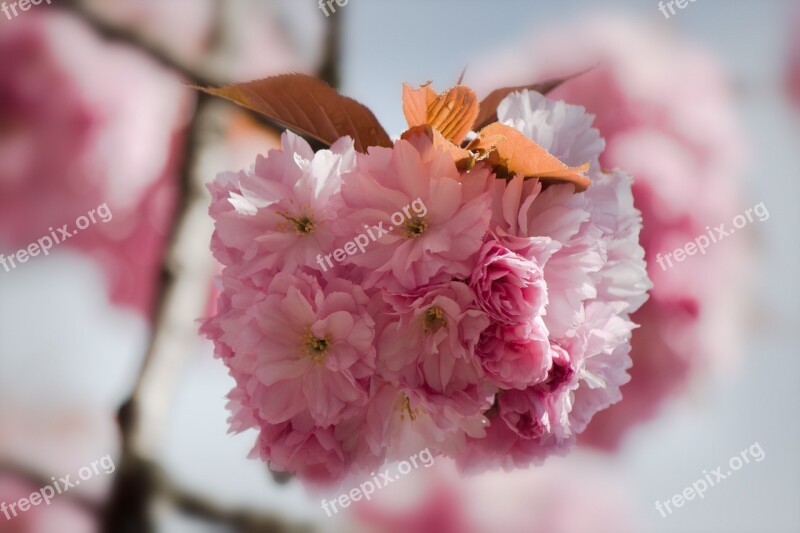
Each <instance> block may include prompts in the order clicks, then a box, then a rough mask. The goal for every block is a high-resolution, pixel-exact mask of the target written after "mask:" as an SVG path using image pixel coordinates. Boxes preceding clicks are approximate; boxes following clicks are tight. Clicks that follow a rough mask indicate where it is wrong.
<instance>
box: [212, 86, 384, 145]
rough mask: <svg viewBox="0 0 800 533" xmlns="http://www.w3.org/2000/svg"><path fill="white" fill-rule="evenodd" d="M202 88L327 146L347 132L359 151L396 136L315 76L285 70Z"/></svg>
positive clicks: (368, 112) (361, 105) (370, 113)
mask: <svg viewBox="0 0 800 533" xmlns="http://www.w3.org/2000/svg"><path fill="white" fill-rule="evenodd" d="M198 89H200V90H201V91H204V92H206V93H208V94H212V95H215V96H220V97H222V98H226V99H228V100H230V101H232V102H234V103H236V104H238V105H240V106H242V107H245V108H247V109H250V110H252V111H255V112H257V113H260V114H262V115H265V116H267V117H269V118H270V119H272V120H274V121H276V122H278V123H280V124H282V125H284V126H286V127H287V128H288V129H290V130H292V131H295V132H296V133H298V134H300V135H303V136H305V137H309V138H312V139H316V140H318V141H320V142H322V143H323V144H325V145H328V146H330V145H331V144H333V143H334V142H336V140H337V139H339V138H341V137H343V136H345V135H349V136H350V137H352V138H353V141H354V144H355V148H356V150H358V151H359V152H365V151H366V149H367V148H368V147H370V146H384V147H391V146H392V140H391V139H390V138H389V135H388V134H387V133H386V130H384V129H383V126H381V124H380V122H378V119H377V118H375V115H374V114H373V113H372V111H370V110H369V109H368V108H367V107H366V106H364V105H363V104H361V103H359V102H357V101H355V100H353V99H352V98H347V97H346V96H342V95H340V94H339V93H338V92H336V90H335V89H333V88H332V87H330V86H329V85H328V84H326V83H325V82H323V81H320V80H318V79H316V78H313V77H311V76H306V75H303V74H286V75H282V76H275V77H272V78H265V79H262V80H257V81H251V82H247V83H237V84H234V85H228V86H227V87H220V88H213V87H198Z"/></svg>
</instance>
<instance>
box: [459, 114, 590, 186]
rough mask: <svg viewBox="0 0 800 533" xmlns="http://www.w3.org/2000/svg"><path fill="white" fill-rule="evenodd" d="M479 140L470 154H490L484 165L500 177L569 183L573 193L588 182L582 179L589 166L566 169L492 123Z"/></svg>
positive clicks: (526, 140) (529, 142) (533, 145)
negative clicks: (487, 164)
mask: <svg viewBox="0 0 800 533" xmlns="http://www.w3.org/2000/svg"><path fill="white" fill-rule="evenodd" d="M480 137H481V139H482V140H480V141H476V142H473V143H472V144H471V145H470V147H469V148H470V149H472V150H484V151H490V153H489V157H488V160H487V161H488V162H489V164H491V165H492V166H494V167H500V170H502V171H503V172H500V175H503V174H507V175H519V176H523V177H525V178H539V179H540V180H541V181H543V182H548V183H571V184H573V185H574V186H575V192H582V191H585V190H586V189H587V188H588V187H589V185H591V181H590V180H589V178H587V177H586V176H584V175H583V172H585V171H587V170H588V169H589V163H586V164H585V165H581V166H580V167H568V166H567V165H565V164H564V163H562V162H561V161H560V160H559V159H558V158H557V157H555V156H554V155H552V154H550V153H549V152H548V151H547V150H545V149H544V148H542V147H541V146H539V145H538V144H536V143H535V142H533V141H532V140H531V139H529V138H528V137H526V136H525V135H524V134H523V133H521V132H520V131H517V130H515V129H514V128H512V127H510V126H505V125H503V124H500V123H497V122H496V123H494V124H491V125H489V126H487V127H486V128H484V129H482V130H481V132H480Z"/></svg>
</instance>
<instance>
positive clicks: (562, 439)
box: [203, 91, 650, 483]
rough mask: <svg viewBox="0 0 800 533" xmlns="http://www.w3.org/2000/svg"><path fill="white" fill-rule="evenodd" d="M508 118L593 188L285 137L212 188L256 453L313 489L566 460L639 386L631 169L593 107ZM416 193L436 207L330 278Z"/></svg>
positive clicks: (232, 348) (231, 336)
mask: <svg viewBox="0 0 800 533" xmlns="http://www.w3.org/2000/svg"><path fill="white" fill-rule="evenodd" d="M497 114H498V118H499V121H500V122H502V123H504V124H505V125H508V126H511V127H513V128H515V129H517V130H519V131H520V132H522V133H523V134H525V135H526V136H527V137H529V138H530V139H532V140H533V141H535V142H536V143H538V144H539V145H540V146H542V147H543V148H544V149H546V150H547V151H548V152H549V153H551V154H552V155H554V156H556V157H557V158H558V159H559V160H561V161H562V162H563V163H565V164H567V165H571V166H577V165H582V164H584V163H586V162H590V167H589V170H588V174H587V176H588V177H589V178H590V179H591V181H592V183H591V186H590V187H589V189H588V190H587V191H586V192H582V193H575V189H574V186H573V185H571V184H544V183H543V182H540V181H539V180H537V179H527V180H524V179H523V178H522V177H519V176H516V177H511V178H509V179H499V178H498V177H496V176H495V174H494V173H493V171H492V168H491V167H489V166H488V165H486V164H485V163H483V162H478V163H477V164H476V165H475V166H474V168H472V169H471V170H462V169H460V167H459V166H457V165H456V164H455V163H454V160H453V157H452V155H450V154H449V153H448V152H447V151H446V150H445V149H443V148H441V147H440V146H438V145H436V144H435V143H434V142H433V141H431V140H430V138H429V137H427V136H424V135H416V136H414V135H412V136H409V137H408V138H407V139H405V140H398V141H396V142H395V143H394V146H393V147H391V148H382V147H372V148H370V149H369V150H368V152H367V153H366V154H361V153H356V151H355V150H354V148H353V142H352V140H351V139H349V138H346V137H345V138H342V139H340V140H339V141H337V142H336V143H334V144H333V145H332V146H331V147H330V149H328V150H320V151H318V152H316V153H315V152H314V151H313V150H312V149H311V148H310V146H309V145H308V144H307V143H306V142H305V141H304V140H302V139H301V138H299V137H297V136H296V135H294V134H292V133H286V134H284V136H283V139H282V149H280V150H274V151H271V152H270V153H269V155H268V156H267V157H259V158H258V159H257V161H256V163H255V165H254V166H253V167H252V169H250V170H248V171H242V172H238V173H232V172H231V173H224V174H221V175H219V176H218V177H217V179H216V180H215V182H214V183H213V184H212V185H211V186H210V190H211V194H212V205H211V209H210V213H211V215H212V217H213V218H214V220H215V222H216V231H215V233H214V236H213V240H212V250H213V252H214V254H215V256H216V258H217V259H218V260H219V261H220V262H221V263H222V264H223V266H224V269H223V272H222V275H221V278H220V291H221V292H220V296H219V302H218V303H219V305H218V310H217V313H216V314H215V316H213V317H211V318H210V319H208V320H207V321H206V322H205V324H204V326H203V331H204V333H205V334H206V335H207V336H208V337H209V338H211V339H212V340H213V341H214V344H215V347H216V353H217V355H218V356H219V357H220V358H221V359H222V360H223V361H224V362H225V364H226V366H227V367H228V369H229V371H230V374H231V376H232V377H233V379H234V380H235V382H236V386H235V387H234V389H233V391H232V392H231V394H230V396H229V399H230V402H229V407H230V409H231V411H232V413H233V415H232V418H231V426H232V430H233V431H243V430H246V429H249V428H255V429H257V430H258V432H259V433H258V442H257V445H256V447H255V449H254V456H255V457H259V458H261V459H263V460H265V461H268V462H269V464H270V467H271V468H272V469H273V470H275V471H285V472H290V473H294V474H297V475H299V476H300V477H301V478H303V479H305V480H308V481H312V482H318V483H325V482H331V481H339V480H341V479H343V478H344V477H345V476H346V475H348V474H350V473H354V474H357V473H362V472H369V471H370V470H371V469H375V468H376V467H378V466H379V465H380V464H382V463H383V462H384V461H387V460H394V459H401V458H403V457H408V455H409V454H411V453H414V452H417V451H419V450H420V449H423V448H429V449H430V450H431V451H432V452H434V453H435V454H437V455H446V456H450V457H454V458H456V459H457V460H458V462H459V464H460V465H461V467H462V468H464V469H469V470H474V469H484V468H493V467H498V466H502V467H504V468H513V467H518V466H524V465H528V464H530V463H532V462H535V463H538V462H541V461H542V460H543V459H544V458H546V457H547V456H549V455H551V454H554V453H564V452H566V451H567V450H568V449H569V447H570V446H571V445H572V444H573V443H574V441H575V438H576V435H577V434H578V433H580V432H582V431H583V430H584V428H585V427H586V425H587V424H588V423H589V421H590V419H591V418H592V416H593V415H594V414H595V413H597V412H598V411H600V410H603V409H605V408H606V407H608V406H609V405H611V404H613V403H615V402H617V401H618V400H620V398H621V395H620V391H619V389H620V386H621V385H622V384H624V383H625V382H626V381H627V380H628V379H629V377H628V374H627V369H628V368H629V366H630V358H629V356H628V352H629V350H630V339H631V333H632V330H633V329H634V327H635V325H634V324H633V323H632V322H631V321H630V320H629V314H630V313H632V312H633V311H635V310H636V309H638V308H639V307H640V306H641V305H642V304H643V303H644V301H645V300H646V299H647V291H648V290H649V288H650V281H649V279H648V277H647V273H646V270H645V262H644V258H643V256H644V252H643V250H642V248H641V246H640V245H639V231H640V229H641V217H640V214H639V212H638V211H637V210H636V209H635V208H634V206H633V198H632V194H631V178H630V177H629V176H627V175H626V174H624V173H623V172H621V171H619V170H612V171H602V170H601V169H600V167H599V163H598V158H599V156H600V154H601V153H602V151H603V149H604V141H603V139H602V138H601V137H600V135H599V133H598V131H597V130H596V129H594V128H592V121H593V118H594V117H593V116H592V115H588V114H587V113H586V112H585V110H584V109H583V108H581V107H577V106H572V105H568V104H566V103H564V102H562V101H553V100H549V99H547V98H546V97H544V96H542V95H541V94H539V93H536V92H533V91H522V92H517V93H513V94H511V95H510V96H508V97H507V98H506V99H505V100H504V101H503V102H502V103H501V104H500V106H499V108H498V111H497ZM413 200H419V201H420V202H422V203H423V204H424V205H425V206H426V210H425V213H424V216H423V215H422V214H421V213H417V212H413V213H410V216H409V217H408V218H407V219H406V220H405V221H404V222H403V223H402V224H401V225H399V226H397V227H396V228H394V230H393V231H391V232H386V233H385V234H383V235H381V237H380V238H379V239H377V240H376V241H375V242H372V243H371V244H370V247H369V249H368V250H367V251H366V253H363V254H355V255H352V256H350V257H348V258H347V259H346V260H345V261H343V262H342V263H341V264H336V265H335V266H334V268H332V269H331V268H329V269H327V270H326V271H323V270H322V269H321V267H320V266H319V264H318V263H317V260H316V258H317V256H318V255H319V254H323V255H325V254H328V253H330V252H331V251H333V250H334V249H337V248H340V247H341V245H342V244H343V243H344V242H346V241H348V240H349V239H352V238H353V235H357V234H359V233H361V232H363V231H364V227H365V226H367V227H369V225H370V224H373V223H374V222H375V221H379V220H389V219H390V217H391V216H392V214H393V213H395V212H397V211H398V209H401V208H402V207H403V206H406V205H409V203H410V202H411V201H413Z"/></svg>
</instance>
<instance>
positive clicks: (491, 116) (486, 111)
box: [475, 69, 591, 129]
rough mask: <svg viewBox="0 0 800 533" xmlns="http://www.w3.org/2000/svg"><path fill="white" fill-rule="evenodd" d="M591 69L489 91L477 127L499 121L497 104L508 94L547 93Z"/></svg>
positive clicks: (482, 103)
mask: <svg viewBox="0 0 800 533" xmlns="http://www.w3.org/2000/svg"><path fill="white" fill-rule="evenodd" d="M589 70H591V69H587V70H584V71H581V72H578V73H577V74H573V75H572V76H569V77H566V78H561V79H554V80H547V81H544V82H541V83H534V84H533V85H520V86H518V87H505V88H503V89H497V90H495V91H492V92H491V93H489V96H487V97H486V98H484V99H483V101H482V102H481V107H480V114H478V118H477V119H476V120H475V129H482V128H485V127H486V126H488V125H489V124H491V123H492V122H497V106H499V105H500V102H502V101H503V100H504V99H505V97H506V96H508V95H509V94H511V93H515V92H519V91H524V90H526V89H528V90H530V91H536V92H538V93H542V94H544V95H546V94H547V93H549V92H551V91H554V90H555V89H557V88H558V87H559V86H560V85H561V84H563V83H565V82H567V81H569V80H571V79H574V78H577V77H578V76H580V75H582V74H585V73H586V72H588V71H589Z"/></svg>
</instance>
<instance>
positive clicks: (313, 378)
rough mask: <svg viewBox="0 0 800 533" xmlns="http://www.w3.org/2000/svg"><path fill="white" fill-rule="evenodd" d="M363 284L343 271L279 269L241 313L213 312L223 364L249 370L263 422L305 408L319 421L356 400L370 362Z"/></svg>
mask: <svg viewBox="0 0 800 533" xmlns="http://www.w3.org/2000/svg"><path fill="white" fill-rule="evenodd" d="M367 303H368V300H367V296H366V294H365V293H364V291H363V290H361V289H360V288H359V287H357V286H355V285H353V284H352V283H350V282H347V281H345V280H342V279H336V280H333V281H332V282H331V283H330V284H329V285H328V286H327V287H326V288H325V290H323V289H322V287H321V286H320V285H319V283H318V282H317V281H316V280H315V279H314V278H313V277H311V276H308V275H305V274H297V275H293V274H289V273H287V272H284V273H279V274H278V275H276V276H275V278H274V279H273V281H272V283H271V284H270V286H269V288H268V289H267V291H266V293H265V294H263V295H256V297H255V299H254V301H253V302H250V303H249V308H248V309H247V310H246V311H244V312H243V313H241V314H238V313H231V316H230V317H228V316H226V315H221V316H218V317H217V318H216V319H212V320H211V323H212V324H217V326H218V327H219V329H220V330H221V331H222V335H221V337H220V339H219V340H220V341H221V342H220V344H221V345H222V346H223V347H224V346H227V347H228V350H222V351H221V354H222V355H223V356H226V354H227V356H226V357H225V361H226V363H227V364H228V365H229V367H230V368H231V369H232V370H234V371H236V372H237V373H240V374H242V375H245V376H249V377H250V378H252V383H250V384H249V385H248V386H249V387H251V388H253V389H254V390H257V391H258V394H257V395H256V396H254V397H253V398H252V401H254V402H256V405H255V406H254V409H255V410H257V411H258V413H259V416H260V417H262V418H263V419H264V420H266V421H267V422H269V423H270V424H278V423H281V422H285V421H287V420H289V419H291V418H292V417H294V416H297V415H299V414H301V413H305V412H307V413H309V414H310V415H311V417H312V419H313V420H314V421H315V422H316V423H317V424H318V425H320V426H321V427H327V426H329V425H331V424H335V423H336V422H337V421H338V420H340V419H341V418H342V417H344V416H346V415H348V414H353V413H354V412H355V411H356V409H357V408H358V407H360V406H363V405H364V403H365V402H366V400H367V394H368V391H369V377H370V376H371V374H372V372H373V369H374V366H375V348H374V346H373V342H372V338H373V335H374V332H373V325H374V323H373V321H372V319H371V318H370V316H369V315H368V314H367V312H366V305H367Z"/></svg>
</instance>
